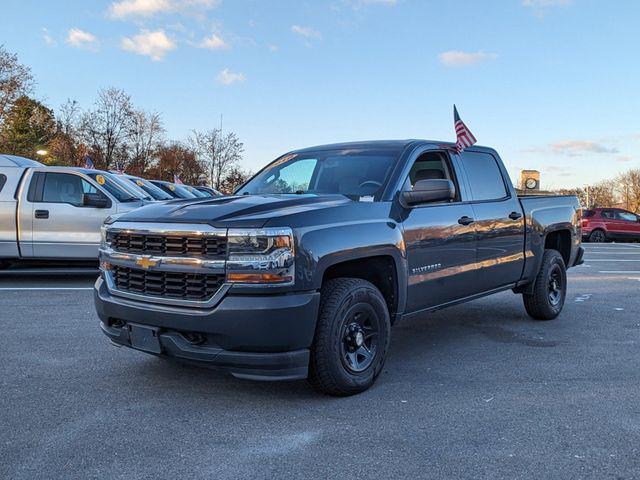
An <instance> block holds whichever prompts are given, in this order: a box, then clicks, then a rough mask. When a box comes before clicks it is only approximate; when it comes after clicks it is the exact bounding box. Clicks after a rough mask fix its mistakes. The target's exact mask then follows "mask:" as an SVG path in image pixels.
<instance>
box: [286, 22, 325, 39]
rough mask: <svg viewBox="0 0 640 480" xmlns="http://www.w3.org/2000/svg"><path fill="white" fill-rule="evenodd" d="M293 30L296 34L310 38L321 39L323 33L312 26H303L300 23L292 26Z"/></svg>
mask: <svg viewBox="0 0 640 480" xmlns="http://www.w3.org/2000/svg"><path fill="white" fill-rule="evenodd" d="M291 31H292V32H293V33H295V34H296V35H300V36H302V37H304V38H308V39H316V40H319V39H321V38H322V34H321V33H320V32H319V31H318V30H315V29H313V28H311V27H301V26H300V25H293V26H292V27H291Z"/></svg>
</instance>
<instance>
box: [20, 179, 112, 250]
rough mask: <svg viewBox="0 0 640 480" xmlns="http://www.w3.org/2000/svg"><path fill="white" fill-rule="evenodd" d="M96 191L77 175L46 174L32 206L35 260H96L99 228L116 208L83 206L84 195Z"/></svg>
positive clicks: (93, 186)
mask: <svg viewBox="0 0 640 480" xmlns="http://www.w3.org/2000/svg"><path fill="white" fill-rule="evenodd" d="M96 192H97V188H96V187H95V185H93V184H91V183H90V182H88V181H87V180H86V179H84V178H82V177H81V176H80V175H78V174H76V173H73V172H69V173H66V172H65V173H60V172H55V173H45V174H44V181H43V183H42V189H41V190H40V191H39V192H36V197H35V199H34V203H33V237H32V238H33V256H34V257H36V258H87V259H89V258H97V256H98V246H99V244H100V226H101V225H102V222H103V221H104V219H105V218H106V217H107V216H108V215H110V214H111V213H115V207H114V206H112V207H110V208H95V207H89V206H84V205H83V194H84V193H96ZM112 205H113V204H112Z"/></svg>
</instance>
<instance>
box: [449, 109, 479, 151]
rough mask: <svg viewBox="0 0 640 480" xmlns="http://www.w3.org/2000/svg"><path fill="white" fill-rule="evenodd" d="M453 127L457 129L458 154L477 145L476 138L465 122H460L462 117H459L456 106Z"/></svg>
mask: <svg viewBox="0 0 640 480" xmlns="http://www.w3.org/2000/svg"><path fill="white" fill-rule="evenodd" d="M453 126H454V127H455V129H456V151H457V152H458V153H460V152H462V151H463V150H464V149H465V148H467V147H470V146H471V145H473V144H474V143H476V141H477V140H476V137H474V136H473V133H471V131H470V130H469V129H468V128H467V126H466V125H465V124H464V122H463V121H462V120H460V115H458V109H457V108H456V106H455V105H454V106H453Z"/></svg>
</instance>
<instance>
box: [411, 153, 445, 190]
mask: <svg viewBox="0 0 640 480" xmlns="http://www.w3.org/2000/svg"><path fill="white" fill-rule="evenodd" d="M433 179H450V176H449V172H448V169H447V161H446V158H445V156H444V154H442V153H441V152H429V153H424V154H422V155H420V156H419V157H418V159H417V160H416V161H415V162H414V164H413V165H412V166H411V171H410V172H409V183H410V184H411V187H412V188H413V186H414V185H415V184H416V182H419V181H420V180H433Z"/></svg>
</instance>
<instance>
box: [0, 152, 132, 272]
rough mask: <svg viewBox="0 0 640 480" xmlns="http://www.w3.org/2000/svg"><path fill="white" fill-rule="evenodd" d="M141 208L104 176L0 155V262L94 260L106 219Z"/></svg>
mask: <svg viewBox="0 0 640 480" xmlns="http://www.w3.org/2000/svg"><path fill="white" fill-rule="evenodd" d="M144 204H145V201H144V200H143V199H141V198H138V197H136V196H135V195H133V194H132V193H131V192H129V191H128V190H126V189H125V188H124V187H123V186H122V185H120V183H119V182H118V181H117V180H116V179H114V178H113V176H112V175H111V174H109V173H108V172H102V171H99V170H85V169H81V168H72V167H47V166H45V165H42V164H41V163H39V162H36V161H34V160H30V159H27V158H23V157H17V156H13V155H0V262H1V263H2V264H4V265H5V266H6V265H7V264H8V263H9V262H11V263H14V262H18V261H20V260H33V259H62V258H64V259H77V260H85V259H97V257H98V246H99V244H100V226H101V225H102V223H103V221H104V220H105V218H107V217H108V216H109V215H112V214H116V213H123V212H127V211H129V210H133V209H135V208H138V207H140V206H142V205H144Z"/></svg>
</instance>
